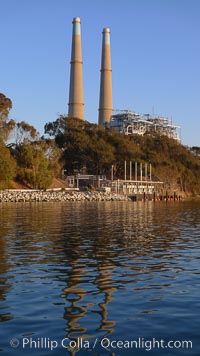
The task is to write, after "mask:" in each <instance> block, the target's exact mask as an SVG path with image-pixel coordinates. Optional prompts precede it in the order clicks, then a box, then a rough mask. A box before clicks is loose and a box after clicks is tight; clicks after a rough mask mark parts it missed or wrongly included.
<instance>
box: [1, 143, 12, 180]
mask: <svg viewBox="0 0 200 356" xmlns="http://www.w3.org/2000/svg"><path fill="white" fill-rule="evenodd" d="M15 174H16V162H15V160H14V158H13V157H12V156H11V154H10V150H9V149H8V148H7V147H6V145H5V144H4V142H3V141H2V139H1V138H0V181H4V182H5V183H6V185H9V184H10V182H11V180H12V179H13V178H14V176H15Z"/></svg>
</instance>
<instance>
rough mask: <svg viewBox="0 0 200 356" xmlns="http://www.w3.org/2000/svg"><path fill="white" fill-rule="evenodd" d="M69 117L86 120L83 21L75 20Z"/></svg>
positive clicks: (76, 18)
mask: <svg viewBox="0 0 200 356" xmlns="http://www.w3.org/2000/svg"><path fill="white" fill-rule="evenodd" d="M72 23H73V32H72V50H71V62H70V64H71V68H70V88H69V104H68V105H69V107H68V115H69V116H73V117H77V118H79V119H82V120H84V99H83V69H82V67H83V61H82V46H81V20H80V18H79V17H75V18H74V19H73V22H72Z"/></svg>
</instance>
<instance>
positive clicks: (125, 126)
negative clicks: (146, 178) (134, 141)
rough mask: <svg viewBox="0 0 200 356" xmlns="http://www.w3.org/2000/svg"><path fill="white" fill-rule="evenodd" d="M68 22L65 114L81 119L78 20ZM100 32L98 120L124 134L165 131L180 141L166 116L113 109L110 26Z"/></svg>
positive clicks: (81, 91)
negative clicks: (66, 112)
mask: <svg viewBox="0 0 200 356" xmlns="http://www.w3.org/2000/svg"><path fill="white" fill-rule="evenodd" d="M72 23H73V33H72V49H71V62H70V65H71V68H70V89H69V103H68V105H69V107H68V116H72V117H76V118H79V119H82V120H84V98H83V74H82V69H83V68H82V67H83V62H82V47H81V20H80V18H79V17H75V18H74V19H73V21H72ZM102 34H103V38H102V55H101V71H100V73H101V75H100V95H99V115H98V124H99V125H102V126H104V127H106V128H107V129H111V128H114V129H116V130H117V131H118V132H120V133H122V134H125V135H152V136H154V135H155V134H156V135H165V136H167V137H169V138H173V139H174V140H177V141H178V142H180V141H181V139H180V126H176V125H174V124H173V123H172V120H169V119H168V118H163V117H160V116H156V117H155V116H154V115H153V116H152V115H150V114H138V113H136V112H133V111H129V110H118V111H114V110H113V104H112V68H111V50H110V29H109V28H108V27H107V28H104V29H103V32H102ZM178 130H179V132H177V131H178Z"/></svg>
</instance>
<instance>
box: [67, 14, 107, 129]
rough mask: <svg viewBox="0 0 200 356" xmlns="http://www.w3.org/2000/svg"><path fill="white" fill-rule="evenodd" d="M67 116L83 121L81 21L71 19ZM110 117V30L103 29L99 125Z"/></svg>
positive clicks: (76, 18)
mask: <svg viewBox="0 0 200 356" xmlns="http://www.w3.org/2000/svg"><path fill="white" fill-rule="evenodd" d="M72 23H73V32H72V52H71V62H70V64H71V69H70V88H69V104H68V105H69V108H68V115H69V116H73V117H77V118H79V119H82V120H84V99H83V73H82V67H83V61H82V48H81V20H80V18H79V17H75V18H74V19H73V22H72ZM111 115H112V69H111V56H110V29H109V28H104V29H103V41H102V57H101V78H100V96H99V118H98V123H99V125H104V123H105V122H109V121H110V117H111Z"/></svg>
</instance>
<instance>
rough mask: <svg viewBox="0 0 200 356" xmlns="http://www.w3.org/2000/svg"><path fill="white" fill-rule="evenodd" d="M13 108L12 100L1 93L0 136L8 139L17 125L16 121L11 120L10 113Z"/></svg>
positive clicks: (5, 139) (4, 139)
mask: <svg viewBox="0 0 200 356" xmlns="http://www.w3.org/2000/svg"><path fill="white" fill-rule="evenodd" d="M11 109H12V101H11V100H10V99H9V98H7V97H6V96H5V95H4V94H2V93H0V137H1V138H2V139H3V141H4V142H5V141H7V139H8V137H9V135H10V133H11V131H12V130H13V129H14V127H15V121H14V120H12V119H11V120H9V118H8V115H9V112H10V110H11Z"/></svg>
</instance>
